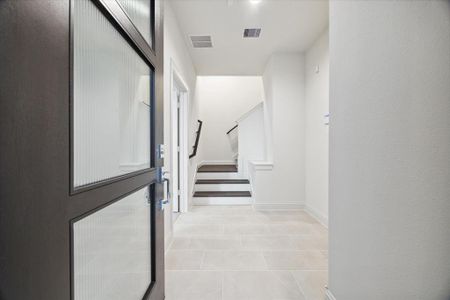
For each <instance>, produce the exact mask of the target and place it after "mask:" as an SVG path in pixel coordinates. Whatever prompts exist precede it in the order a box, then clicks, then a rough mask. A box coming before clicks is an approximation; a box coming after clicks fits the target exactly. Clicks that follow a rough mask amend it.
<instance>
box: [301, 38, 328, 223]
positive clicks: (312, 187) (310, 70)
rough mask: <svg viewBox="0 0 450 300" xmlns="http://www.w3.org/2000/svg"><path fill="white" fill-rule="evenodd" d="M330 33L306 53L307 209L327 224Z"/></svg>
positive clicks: (318, 40) (317, 41)
mask: <svg viewBox="0 0 450 300" xmlns="http://www.w3.org/2000/svg"><path fill="white" fill-rule="evenodd" d="M328 37H329V34H328V30H327V31H326V32H324V33H323V34H322V35H320V37H319V38H318V39H317V40H316V41H315V42H314V44H313V45H312V46H311V48H310V49H309V50H308V51H307V52H306V64H305V65H306V66H305V79H306V143H305V145H306V162H305V164H306V189H305V192H306V208H307V210H308V211H309V212H310V213H311V214H313V215H314V216H316V217H317V218H318V219H319V220H321V221H322V222H323V223H324V224H327V223H328V148H329V145H328V126H327V125H325V124H324V123H325V122H324V121H325V119H324V115H325V114H327V113H328V111H329V78H330V74H329V69H330V60H329V47H328Z"/></svg>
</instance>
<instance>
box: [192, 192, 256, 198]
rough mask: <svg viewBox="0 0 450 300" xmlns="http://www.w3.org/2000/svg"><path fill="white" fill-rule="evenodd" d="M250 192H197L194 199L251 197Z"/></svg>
mask: <svg viewBox="0 0 450 300" xmlns="http://www.w3.org/2000/svg"><path fill="white" fill-rule="evenodd" d="M251 196H252V194H251V193H250V192H249V191H221V192H218V191H214V192H195V194H194V197H251Z"/></svg>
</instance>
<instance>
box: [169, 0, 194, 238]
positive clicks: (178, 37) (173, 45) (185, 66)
mask: <svg viewBox="0 0 450 300" xmlns="http://www.w3.org/2000/svg"><path fill="white" fill-rule="evenodd" d="M164 5H165V6H164V144H165V147H166V151H165V159H164V164H165V165H164V167H165V169H166V170H167V171H169V170H170V167H171V154H170V152H171V151H169V149H170V147H171V114H170V111H171V108H170V105H171V101H170V97H171V96H170V91H171V82H170V81H171V64H172V63H173V64H175V66H176V68H177V69H178V71H179V72H180V75H181V77H182V79H183V80H184V82H185V83H186V85H187V86H188V89H189V101H190V102H189V122H190V124H189V129H188V133H189V139H190V140H189V144H188V145H189V149H188V151H191V146H192V145H193V144H194V134H193V133H194V131H195V130H196V128H197V119H198V104H197V102H196V98H195V88H196V78H197V75H196V70H195V67H194V65H193V63H192V59H191V57H190V56H189V51H188V48H187V45H186V44H185V43H184V41H185V39H184V37H183V36H182V34H181V31H180V29H179V26H178V24H177V20H176V17H175V15H174V13H173V11H172V7H171V4H170V2H169V1H166V2H165V4H164ZM197 160H198V157H195V158H193V159H191V160H189V174H188V177H189V178H188V179H189V183H188V186H189V195H191V192H192V187H193V178H194V175H195V172H196V170H197V167H196V164H197ZM171 212H172V207H171V206H170V207H166V213H165V223H166V224H165V228H166V241H167V242H168V241H170V238H171V236H172V225H173V224H172V213H171Z"/></svg>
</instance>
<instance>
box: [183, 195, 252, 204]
mask: <svg viewBox="0 0 450 300" xmlns="http://www.w3.org/2000/svg"><path fill="white" fill-rule="evenodd" d="M192 199H193V202H194V205H250V204H252V203H253V200H252V198H251V197H194V198H192Z"/></svg>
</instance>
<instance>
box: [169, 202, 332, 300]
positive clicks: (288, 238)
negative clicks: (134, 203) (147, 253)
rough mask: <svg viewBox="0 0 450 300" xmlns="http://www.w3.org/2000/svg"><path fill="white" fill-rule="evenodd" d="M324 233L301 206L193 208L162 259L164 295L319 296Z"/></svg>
mask: <svg viewBox="0 0 450 300" xmlns="http://www.w3.org/2000/svg"><path fill="white" fill-rule="evenodd" d="M327 240H328V232H327V230H326V228H325V227H323V226H322V225H320V224H319V223H318V222H317V221H316V220H315V219H314V218H312V217H311V216H310V215H308V214H307V213H305V212H303V211H265V212H257V211H254V210H253V209H252V208H251V207H247V206H197V207H194V209H192V211H191V212H189V213H186V214H182V215H181V216H180V217H179V218H178V220H177V222H176V223H175V228H174V240H173V243H172V245H171V246H170V248H169V250H168V251H167V256H166V300H194V299H195V300H323V299H324V297H325V295H324V287H325V285H326V282H327V265H328V258H327V257H328V251H327V249H328V242H327Z"/></svg>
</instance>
